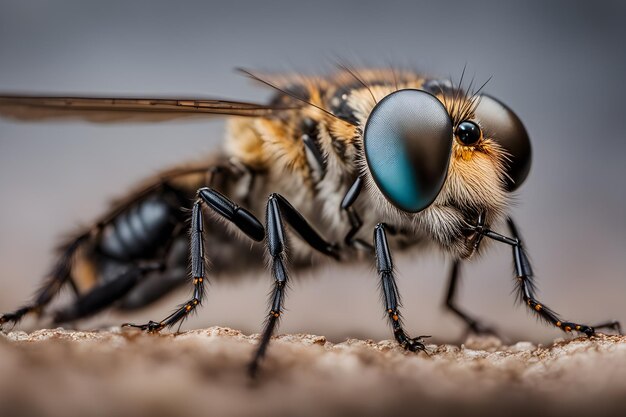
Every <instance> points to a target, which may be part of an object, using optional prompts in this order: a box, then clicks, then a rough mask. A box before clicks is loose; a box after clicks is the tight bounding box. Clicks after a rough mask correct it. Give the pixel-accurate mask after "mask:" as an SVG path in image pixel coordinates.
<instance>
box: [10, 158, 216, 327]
mask: <svg viewBox="0 0 626 417" xmlns="http://www.w3.org/2000/svg"><path fill="white" fill-rule="evenodd" d="M223 169H224V168H223V167H222V166H221V165H219V164H212V165H204V166H201V167H190V168H182V169H175V170H171V171H167V172H164V173H163V174H161V175H160V176H159V177H158V178H157V179H156V180H153V181H151V182H150V183H148V184H147V185H146V186H144V187H142V188H141V189H138V190H136V191H135V192H134V193H132V194H130V195H129V197H128V198H127V199H125V200H123V201H121V202H119V203H117V204H116V205H114V206H113V207H112V208H111V209H110V210H109V211H108V212H107V213H106V214H105V215H104V216H103V217H101V218H100V219H99V220H98V221H96V222H94V224H93V226H92V227H90V228H89V229H87V230H86V231H84V232H82V233H81V234H79V235H78V236H77V237H75V238H73V239H72V240H71V241H69V242H68V243H66V244H65V245H63V247H62V250H61V254H60V256H59V258H58V261H57V263H56V264H55V266H54V268H52V270H51V271H50V273H49V274H48V276H47V278H46V279H45V280H44V282H43V285H42V287H41V289H40V290H39V291H37V293H36V294H35V296H34V297H33V301H32V302H30V303H27V304H25V305H23V306H22V307H20V308H18V309H16V310H15V311H12V312H9V313H5V314H2V315H0V329H1V328H2V325H4V324H13V325H15V324H17V323H18V322H19V321H20V320H21V319H22V318H24V317H25V316H26V315H28V314H31V313H41V312H42V311H43V309H44V308H45V307H46V306H47V305H48V304H49V303H50V302H51V301H52V300H53V299H54V297H55V296H56V295H57V294H58V292H59V290H60V289H61V288H62V287H63V286H65V285H67V284H68V283H72V280H71V279H70V276H71V275H73V274H72V272H73V267H74V259H75V258H76V257H77V256H78V253H79V251H80V249H81V248H82V247H92V246H94V245H98V244H99V243H98V242H101V239H102V237H103V233H104V232H106V231H107V230H109V231H110V230H111V229H113V230H114V231H116V232H120V230H122V228H121V227H119V225H118V227H115V224H116V222H119V221H120V220H124V221H126V224H125V225H124V228H123V231H124V232H128V231H131V232H132V233H134V235H133V236H131V238H132V239H131V240H133V242H132V243H135V244H134V245H131V246H134V247H130V249H131V250H132V249H136V248H137V244H136V243H137V242H139V243H141V242H140V240H141V238H142V236H137V232H136V230H135V229H136V226H137V224H136V223H133V224H129V223H128V220H129V219H131V218H132V219H133V220H136V219H138V217H137V216H134V217H133V216H128V215H127V214H128V213H129V211H131V210H132V209H133V207H134V208H135V209H136V208H137V206H138V205H141V204H142V202H145V201H146V199H147V198H149V197H150V196H165V195H167V196H168V198H169V199H170V200H173V201H174V202H176V203H179V201H181V200H184V201H187V200H186V199H184V196H183V194H185V195H186V194H191V192H192V191H188V190H187V191H186V189H185V188H184V187H185V186H184V183H185V182H190V181H191V182H198V183H206V182H210V181H211V180H212V178H213V176H214V174H215V173H217V172H219V171H220V170H223ZM179 183H180V184H179ZM194 189H195V187H194V188H192V189H191V190H194ZM161 203H162V204H165V202H164V201H162V202H161ZM148 206H149V205H146V206H145V207H147V208H150V207H148ZM175 207H176V208H175V209H174V208H172V211H174V210H178V207H179V204H176V206H175ZM125 215H126V217H125ZM150 226H154V222H152V223H151V224H150ZM157 226H158V225H157ZM114 237H115V236H114ZM148 237H149V239H147V242H148V243H147V244H149V243H151V242H154V241H155V240H154V239H152V238H150V236H148ZM167 237H169V236H167ZM116 238H117V241H120V240H122V241H124V240H125V242H128V240H129V239H128V236H127V234H125V235H123V236H117V237H116ZM106 240H107V242H108V243H111V242H113V241H114V239H112V238H111V237H110V236H109V237H107V238H106ZM109 246H110V245H109ZM119 248H120V252H122V255H123V256H122V257H121V258H120V259H121V260H123V261H124V262H132V260H133V259H137V258H142V256H134V255H133V254H132V253H131V252H132V251H130V252H129V247H128V245H121V246H119ZM100 249H102V248H100ZM116 249H117V248H116ZM109 252H110V248H109ZM141 255H143V254H141ZM148 255H150V257H152V254H148Z"/></svg>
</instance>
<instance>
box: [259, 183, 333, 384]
mask: <svg viewBox="0 0 626 417" xmlns="http://www.w3.org/2000/svg"><path fill="white" fill-rule="evenodd" d="M265 218H266V228H267V241H266V243H267V251H268V254H269V256H270V268H271V271H272V277H273V278H274V289H273V290H272V295H271V297H270V308H269V314H268V317H267V320H266V322H265V327H264V329H263V333H261V340H260V342H259V345H258V347H257V350H256V352H255V354H254V356H253V358H252V362H250V364H249V366H248V372H249V374H250V376H252V377H254V376H255V375H256V373H257V371H258V367H259V362H260V361H261V359H262V358H263V356H264V355H265V351H266V350H267V346H268V345H269V342H270V338H271V337H272V334H273V333H274V330H275V328H276V325H277V324H278V320H279V318H280V316H281V314H282V312H283V303H284V299H285V289H286V287H287V284H288V281H289V275H288V273H287V265H286V263H287V258H286V254H285V252H286V246H287V241H286V238H285V227H284V225H283V219H284V220H285V221H286V222H287V223H288V224H289V225H290V226H291V227H292V228H293V230H294V231H295V232H296V233H297V234H298V235H299V236H300V237H301V238H302V239H303V240H304V241H305V242H306V243H308V244H309V246H311V247H312V248H313V249H315V250H317V251H318V252H320V253H322V254H324V255H327V256H330V257H332V258H335V259H338V258H339V254H338V247H337V246H336V245H334V244H331V243H328V242H327V241H326V240H324V238H322V237H321V236H320V235H319V234H318V233H317V232H316V231H315V230H314V229H313V228H312V227H311V225H310V224H309V223H308V222H307V221H306V219H305V218H304V217H303V216H302V215H301V214H300V213H299V212H298V211H297V210H296V209H295V208H294V207H293V206H292V205H291V204H290V203H289V202H288V201H287V200H286V199H285V198H284V197H283V196H281V195H280V194H272V195H270V197H269V199H268V202H267V208H266V214H265Z"/></svg>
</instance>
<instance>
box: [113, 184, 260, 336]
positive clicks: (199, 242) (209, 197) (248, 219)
mask: <svg viewBox="0 0 626 417" xmlns="http://www.w3.org/2000/svg"><path fill="white" fill-rule="evenodd" d="M197 194H198V197H199V198H198V199H197V200H196V202H195V203H194V205H193V209H192V214H191V233H190V250H191V275H192V278H193V287H194V291H193V296H192V298H191V299H189V300H188V301H187V302H185V303H184V304H181V305H180V306H179V307H178V308H177V309H176V310H175V311H174V312H173V313H172V314H170V315H169V316H167V317H165V318H164V319H163V320H161V321H159V322H155V321H149V322H148V323H146V324H140V325H138V324H131V323H126V324H124V325H123V326H126V327H136V328H139V329H141V330H146V331H148V332H151V333H152V332H158V331H160V330H161V329H163V328H164V327H170V326H173V325H174V324H176V323H178V322H180V321H181V320H184V319H185V318H186V317H187V316H188V315H189V314H190V313H191V312H192V311H193V310H195V308H196V307H197V306H198V305H200V304H201V303H202V299H203V297H204V284H205V281H206V273H205V263H206V260H205V258H204V240H203V228H204V219H203V216H202V206H203V205H204V204H206V205H207V206H208V207H209V208H211V209H212V210H213V211H215V212H216V213H217V214H219V215H220V216H222V217H224V218H225V219H226V220H228V221H230V222H231V223H233V224H234V225H235V226H237V227H238V228H239V230H241V231H242V232H243V233H245V234H246V235H248V237H250V238H251V239H253V240H255V241H257V242H260V241H261V240H263V238H264V237H265V230H264V228H263V225H262V224H261V223H260V222H259V221H258V220H257V218H256V217H254V215H252V213H250V212H249V211H248V210H246V209H244V208H242V207H239V206H237V205H236V204H235V203H234V202H232V201H231V200H230V199H228V198H227V197H225V196H224V195H222V194H220V193H219V192H217V191H215V190H213V189H211V188H201V189H200V190H198V193H197Z"/></svg>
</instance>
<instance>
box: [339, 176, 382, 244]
mask: <svg viewBox="0 0 626 417" xmlns="http://www.w3.org/2000/svg"><path fill="white" fill-rule="evenodd" d="M362 188H363V177H358V178H357V179H356V180H355V181H354V183H353V184H352V185H351V186H350V188H349V189H348V191H347V192H346V195H345V196H344V197H343V200H342V201H341V209H342V210H344V211H345V212H346V213H347V215H348V221H349V222H350V226H351V227H350V230H348V233H347V234H346V237H345V238H344V242H345V243H346V245H348V246H351V247H354V248H357V249H361V250H365V251H367V252H373V251H374V248H373V247H372V245H370V244H369V243H367V242H365V241H363V240H362V239H355V236H356V234H357V233H358V232H359V230H361V227H362V226H363V221H362V220H361V217H360V216H359V214H358V213H357V212H356V210H355V209H354V207H352V205H353V204H354V202H355V201H356V199H357V197H358V196H359V194H360V193H361V189H362Z"/></svg>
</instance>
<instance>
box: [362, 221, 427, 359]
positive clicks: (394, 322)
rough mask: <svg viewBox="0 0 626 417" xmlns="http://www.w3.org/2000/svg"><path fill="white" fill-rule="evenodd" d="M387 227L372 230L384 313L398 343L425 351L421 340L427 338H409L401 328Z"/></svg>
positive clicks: (377, 226) (398, 298)
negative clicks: (383, 300)
mask: <svg viewBox="0 0 626 417" xmlns="http://www.w3.org/2000/svg"><path fill="white" fill-rule="evenodd" d="M385 228H387V225H385V224H384V223H379V224H377V225H376V228H375V229H374V248H375V251H376V269H377V270H378V274H379V276H380V280H381V288H382V290H383V297H384V299H385V311H386V312H387V315H388V316H389V321H390V322H391V327H392V328H393V335H394V337H395V339H396V340H397V341H398V343H399V344H400V345H401V346H402V347H403V348H405V349H407V350H410V351H411V352H416V351H419V350H425V347H424V344H423V343H422V338H424V337H428V336H419V337H414V338H411V337H409V335H407V333H406V332H405V331H404V329H403V328H402V318H401V316H400V311H399V307H400V304H401V303H400V295H399V293H398V286H397V284H396V280H395V278H394V275H393V262H392V260H391V252H390V251H389V244H388V243H387V234H386V232H385Z"/></svg>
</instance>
